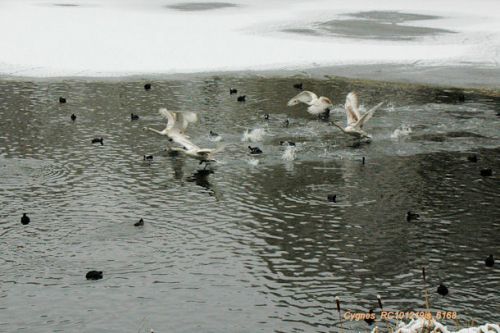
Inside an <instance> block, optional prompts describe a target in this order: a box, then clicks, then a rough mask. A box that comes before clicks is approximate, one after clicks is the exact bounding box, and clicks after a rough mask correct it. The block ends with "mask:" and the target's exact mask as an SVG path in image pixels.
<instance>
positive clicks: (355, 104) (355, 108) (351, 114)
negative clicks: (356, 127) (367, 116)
mask: <svg viewBox="0 0 500 333" xmlns="http://www.w3.org/2000/svg"><path fill="white" fill-rule="evenodd" d="M344 108H345V110H346V113H347V124H348V125H352V124H354V123H356V122H357V121H358V120H359V119H360V118H361V114H360V113H359V98H358V94H356V92H354V91H351V92H350V93H349V94H347V97H346V98H345V105H344Z"/></svg>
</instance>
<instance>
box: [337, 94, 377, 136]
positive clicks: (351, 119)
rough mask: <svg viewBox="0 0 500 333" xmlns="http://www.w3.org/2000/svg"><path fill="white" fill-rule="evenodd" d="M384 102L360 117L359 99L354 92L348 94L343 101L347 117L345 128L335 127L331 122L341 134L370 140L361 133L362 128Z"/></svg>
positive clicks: (366, 134)
mask: <svg viewBox="0 0 500 333" xmlns="http://www.w3.org/2000/svg"><path fill="white" fill-rule="evenodd" d="M382 104H384V102H380V103H378V104H377V105H375V106H374V107H373V108H371V109H370V110H368V111H367V112H366V113H365V114H363V115H361V114H360V113H359V99H358V95H357V94H356V93H355V92H350V93H349V94H348V95H347V97H346V99H345V105H344V108H345V113H346V116H347V126H346V127H345V128H342V126H339V125H337V124H336V123H335V122H332V124H333V125H335V126H336V127H338V128H340V129H341V130H342V132H344V133H346V134H349V135H352V136H354V137H356V138H358V139H363V138H368V139H371V135H369V134H368V133H366V132H365V131H363V126H364V125H365V124H366V122H367V121H368V120H370V118H371V117H372V116H373V113H375V111H376V110H377V109H378V108H379V107H380V106H381V105H382Z"/></svg>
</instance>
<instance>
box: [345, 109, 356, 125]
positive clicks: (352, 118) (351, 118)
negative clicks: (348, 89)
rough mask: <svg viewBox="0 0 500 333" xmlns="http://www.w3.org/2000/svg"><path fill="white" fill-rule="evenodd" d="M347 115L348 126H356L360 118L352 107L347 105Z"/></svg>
mask: <svg viewBox="0 0 500 333" xmlns="http://www.w3.org/2000/svg"><path fill="white" fill-rule="evenodd" d="M345 114H346V116H347V126H350V125H354V124H356V123H357V122H358V119H359V118H358V116H357V115H356V113H355V112H354V110H353V109H352V106H351V105H346V106H345Z"/></svg>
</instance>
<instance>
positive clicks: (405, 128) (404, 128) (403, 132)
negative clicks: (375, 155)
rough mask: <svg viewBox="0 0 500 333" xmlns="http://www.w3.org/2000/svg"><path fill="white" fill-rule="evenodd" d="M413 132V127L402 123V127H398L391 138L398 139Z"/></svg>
mask: <svg viewBox="0 0 500 333" xmlns="http://www.w3.org/2000/svg"><path fill="white" fill-rule="evenodd" d="M411 133H412V130H411V127H410V126H406V125H401V127H400V128H396V129H395V130H394V132H392V134H391V139H394V140H398V139H400V138H403V137H405V136H408V135H410V134H411Z"/></svg>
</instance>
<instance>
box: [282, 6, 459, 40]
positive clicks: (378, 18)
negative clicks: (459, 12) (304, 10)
mask: <svg viewBox="0 0 500 333" xmlns="http://www.w3.org/2000/svg"><path fill="white" fill-rule="evenodd" d="M345 16H349V17H352V18H350V19H335V20H330V21H326V22H316V23H315V24H313V25H312V26H310V27H296V28H287V29H284V30H282V31H283V32H290V33H298V34H307V35H311V36H336V37H346V38H359V39H379V40H394V41H397V40H414V39H416V38H418V37H424V36H433V35H437V34H444V33H454V31H451V30H447V29H439V28H429V27H417V26H407V25H401V24H398V23H402V22H406V21H419V20H431V19H438V18H440V17H439V16H431V15H420V14H412V13H400V12H394V11H369V12H359V13H351V14H345Z"/></svg>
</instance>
